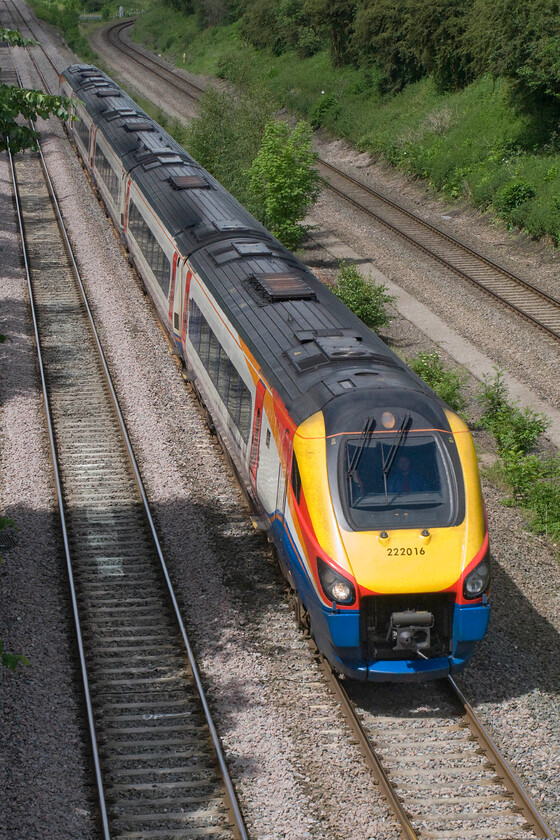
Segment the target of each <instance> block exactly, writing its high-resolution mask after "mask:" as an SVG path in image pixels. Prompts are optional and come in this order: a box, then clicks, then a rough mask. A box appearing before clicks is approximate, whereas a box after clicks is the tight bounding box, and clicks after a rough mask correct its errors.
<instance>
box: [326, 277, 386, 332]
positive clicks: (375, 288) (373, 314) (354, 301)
mask: <svg viewBox="0 0 560 840" xmlns="http://www.w3.org/2000/svg"><path fill="white" fill-rule="evenodd" d="M333 292H334V293H335V295H336V296H337V297H339V298H340V300H341V301H342V302H343V303H344V304H345V305H346V306H347V307H348V309H351V310H352V312H353V313H354V314H355V315H357V316H358V318H360V319H361V320H362V321H363V322H364V324H365V325H366V326H367V327H370V329H372V330H378V329H379V328H380V327H385V326H386V325H387V324H389V323H390V321H391V319H390V317H389V315H388V313H387V309H386V307H387V305H388V304H390V303H392V302H393V301H394V300H395V298H394V297H393V296H392V295H389V294H387V287H386V286H384V285H382V284H377V283H373V282H372V281H371V280H365V279H364V277H363V276H362V275H361V274H360V272H359V271H358V269H357V268H356V266H355V265H353V264H351V263H347V262H344V261H343V262H341V263H340V270H339V273H338V275H337V279H336V283H335V285H334V286H333Z"/></svg>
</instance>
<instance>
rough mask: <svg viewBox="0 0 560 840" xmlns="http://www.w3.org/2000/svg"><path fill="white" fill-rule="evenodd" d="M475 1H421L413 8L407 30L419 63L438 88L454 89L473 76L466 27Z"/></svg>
mask: <svg viewBox="0 0 560 840" xmlns="http://www.w3.org/2000/svg"><path fill="white" fill-rule="evenodd" d="M473 3H474V0H420V2H415V3H413V5H412V6H411V8H410V14H409V15H408V20H407V26H406V32H407V40H408V41H409V43H410V46H411V47H412V49H413V51H414V53H415V55H416V58H417V60H418V62H419V64H420V65H421V66H422V68H423V69H424V71H425V72H426V73H427V74H429V75H431V76H432V77H433V79H434V81H435V83H436V86H437V88H438V90H440V91H446V90H454V89H456V88H461V87H463V86H464V85H466V84H467V83H468V82H469V81H471V79H472V56H471V54H470V52H469V51H468V50H467V49H465V44H464V41H463V38H464V34H465V30H466V29H467V25H468V21H469V19H470V15H471V13H472V7H473Z"/></svg>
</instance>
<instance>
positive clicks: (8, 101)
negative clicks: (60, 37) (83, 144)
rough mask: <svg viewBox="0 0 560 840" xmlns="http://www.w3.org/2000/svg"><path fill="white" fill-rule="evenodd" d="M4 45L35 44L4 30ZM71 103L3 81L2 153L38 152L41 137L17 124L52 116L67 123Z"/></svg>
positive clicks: (1, 37) (1, 35) (0, 31)
mask: <svg viewBox="0 0 560 840" xmlns="http://www.w3.org/2000/svg"><path fill="white" fill-rule="evenodd" d="M0 41H7V42H8V44H10V45H12V46H17V47H26V46H29V45H31V44H34V43H35V42H34V41H31V40H30V39H29V38H24V37H23V36H22V35H20V33H19V32H17V31H16V30H14V29H4V28H0ZM69 105H70V100H69V99H66V98H65V97H62V96H52V95H50V94H48V93H42V92H41V91H39V90H28V89H26V88H19V87H13V86H12V85H5V84H2V82H1V81H0V151H6V150H7V149H8V147H9V148H10V150H11V152H12V154H15V153H16V152H19V151H21V150H22V149H29V148H31V149H35V148H37V141H38V139H39V134H38V132H37V131H35V130H34V129H32V128H30V127H29V126H27V125H20V124H19V123H18V122H17V120H18V118H19V117H23V118H24V119H27V120H35V119H37V117H43V118H44V119H46V118H47V117H50V116H51V115H54V116H57V117H60V118H61V119H64V120H67V119H68V116H69Z"/></svg>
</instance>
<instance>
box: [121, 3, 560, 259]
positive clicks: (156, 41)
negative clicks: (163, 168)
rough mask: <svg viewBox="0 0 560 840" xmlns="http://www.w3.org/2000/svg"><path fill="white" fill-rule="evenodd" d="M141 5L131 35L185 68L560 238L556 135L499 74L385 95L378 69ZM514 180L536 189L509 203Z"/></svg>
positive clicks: (539, 233) (513, 222)
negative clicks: (514, 101) (265, 45)
mask: <svg viewBox="0 0 560 840" xmlns="http://www.w3.org/2000/svg"><path fill="white" fill-rule="evenodd" d="M145 8H146V12H145V14H143V15H142V16H141V17H140V18H139V20H138V23H137V25H136V27H135V32H134V37H135V38H136V39H137V40H139V41H142V42H143V43H145V44H147V45H148V46H149V47H151V48H153V49H156V50H157V51H158V52H161V53H162V54H163V53H165V54H166V55H167V57H168V58H170V59H171V60H172V61H175V62H176V63H177V64H178V65H179V66H185V67H186V68H187V69H188V70H190V71H192V72H193V73H201V74H205V75H213V76H220V77H222V78H225V79H228V80H230V81H233V82H234V83H236V84H238V85H240V86H244V87H251V86H255V85H256V86H258V88H259V92H260V94H261V96H266V97H267V98H268V100H269V103H270V107H271V108H273V107H274V108H277V109H278V108H281V107H284V108H287V109H289V110H290V111H291V112H293V113H295V114H297V115H298V116H300V117H303V118H304V119H307V120H309V121H310V122H311V123H312V124H313V125H316V126H317V125H321V126H323V127H324V128H326V129H327V130H328V131H330V132H332V133H333V134H336V135H339V136H342V137H344V138H345V139H347V140H348V141H349V142H351V143H353V144H354V145H355V146H356V147H357V148H359V149H361V150H364V151H368V152H370V153H371V154H373V155H374V156H379V157H382V158H384V159H386V160H388V161H389V162H390V163H392V164H393V165H395V166H397V167H399V168H401V169H404V170H406V171H407V172H409V173H410V174H412V175H414V176H418V177H420V178H423V179H425V180H426V182H427V183H428V184H429V185H430V186H431V187H433V188H434V189H436V190H439V191H441V192H442V193H444V194H445V195H446V196H447V197H448V198H450V199H462V200H465V199H466V200H468V201H470V202H472V204H474V205H475V206H476V207H478V208H480V209H481V210H484V211H490V212H492V213H493V214H494V216H495V217H496V219H497V220H500V221H501V222H502V223H504V224H505V225H506V226H507V227H509V228H514V227H519V228H521V229H524V230H525V231H527V232H528V233H529V234H530V235H531V236H533V237H534V238H540V237H543V236H546V237H548V238H549V239H550V240H551V241H552V242H553V243H554V244H556V245H557V244H559V243H560V137H559V136H557V135H556V134H554V133H552V134H550V131H549V130H548V131H549V133H548V135H547V134H546V133H545V130H544V128H543V121H542V120H539V119H538V117H536V116H533V117H532V116H529V115H527V114H521V113H520V112H518V111H516V110H515V109H514V108H513V107H512V105H511V104H510V97H509V88H508V85H507V84H506V82H504V81H503V80H500V79H498V80H496V81H494V80H492V79H490V78H481V79H478V80H477V81H476V82H474V83H473V84H471V85H469V86H468V87H466V88H465V89H464V90H461V91H458V92H452V93H447V94H440V93H438V92H437V90H436V88H435V86H434V84H433V82H432V81H431V79H429V78H427V79H422V80H421V81H420V82H417V83H416V84H413V85H410V86H408V87H407V88H406V89H405V90H403V91H402V92H401V93H399V94H397V95H395V96H392V97H386V98H383V97H382V96H381V95H380V93H379V86H378V77H377V74H376V71H375V69H373V70H364V69H357V68H353V67H343V68H338V69H335V68H333V67H332V64H331V61H330V57H329V55H328V53H327V52H320V53H317V54H315V55H314V56H312V57H310V58H306V59H300V58H299V57H298V56H296V54H295V53H288V54H284V55H281V56H274V55H272V54H271V53H268V52H261V51H257V50H255V49H254V48H253V47H251V46H250V45H248V44H246V43H243V42H242V41H241V40H240V35H239V25H238V24H237V23H234V24H230V25H223V26H217V27H214V28H211V29H205V30H202V31H201V30H200V29H199V25H198V22H197V19H196V17H195V16H190V17H184V16H182V15H180V14H179V13H177V12H175V11H174V10H172V9H170V8H168V7H167V6H164V5H162V4H161V3H153V4H152V5H146V7H145ZM183 54H184V55H185V57H186V62H185V64H184V65H183ZM518 182H521V183H522V184H525V185H528V186H529V187H530V190H529V191H528V193H527V194H529V193H531V197H530V198H527V200H525V201H523V202H521V203H520V204H518V205H517V206H515V207H513V208H509V209H507V210H504V209H503V206H502V204H501V203H500V195H501V192H502V191H503V190H504V189H505V190H507V189H508V188H512V187H515V185H516V184H517V183H518ZM495 199H496V205H494V200H495Z"/></svg>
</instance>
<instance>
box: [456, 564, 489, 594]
mask: <svg viewBox="0 0 560 840" xmlns="http://www.w3.org/2000/svg"><path fill="white" fill-rule="evenodd" d="M489 585H490V557H489V556H488V555H486V557H485V558H484V560H481V561H480V563H479V564H478V566H475V567H474V569H473V570H472V572H469V574H468V575H467V576H466V578H465V580H464V582H463V595H464V597H465V598H480V596H481V595H482V594H483V592H485V591H486V590H487V589H488V587H489Z"/></svg>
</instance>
